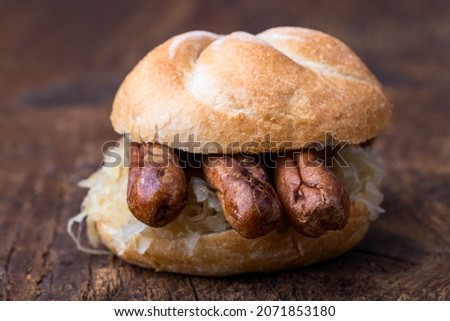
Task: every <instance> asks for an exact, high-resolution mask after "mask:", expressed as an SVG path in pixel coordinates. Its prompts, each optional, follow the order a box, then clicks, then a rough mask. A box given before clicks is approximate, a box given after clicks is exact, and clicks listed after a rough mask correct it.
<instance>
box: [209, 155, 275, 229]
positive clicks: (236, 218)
mask: <svg viewBox="0 0 450 321" xmlns="http://www.w3.org/2000/svg"><path fill="white" fill-rule="evenodd" d="M203 173H204V174H205V177H206V180H207V181H208V183H209V185H210V186H211V187H212V188H213V189H215V190H216V191H217V197H218V198H219V201H220V204H221V206H222V209H223V212H224V215H225V218H226V219H227V220H228V222H229V223H230V224H231V226H232V227H233V228H234V229H235V230H236V231H237V232H239V233H240V234H241V235H242V236H244V237H246V238H256V237H260V236H262V235H264V234H266V233H268V232H269V231H271V230H272V229H274V228H275V227H276V225H277V224H278V223H279V222H280V220H281V217H282V211H283V208H282V206H281V203H280V200H279V198H278V195H277V193H276V192H275V189H274V188H273V187H272V185H271V184H270V182H269V179H268V177H267V174H266V172H265V170H264V168H263V167H262V166H261V165H258V164H256V163H255V162H254V161H253V160H252V159H250V158H247V157H243V156H242V155H239V156H233V157H231V156H226V155H225V156H217V157H215V156H214V157H212V156H206V157H205V162H204V166H203Z"/></svg>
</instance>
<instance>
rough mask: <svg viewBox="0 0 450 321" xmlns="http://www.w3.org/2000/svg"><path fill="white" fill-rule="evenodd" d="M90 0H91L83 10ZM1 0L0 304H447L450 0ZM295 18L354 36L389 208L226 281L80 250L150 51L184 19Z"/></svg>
mask: <svg viewBox="0 0 450 321" xmlns="http://www.w3.org/2000/svg"><path fill="white" fill-rule="evenodd" d="M91 2H93V4H91ZM261 3H262V2H256V1H250V2H245V3H244V2H243V1H242V2H241V1H219V2H210V1H208V2H207V1H204V2H203V1H179V2H178V1H152V2H151V1H140V2H132V3H128V1H90V2H86V1H84V2H83V1H39V2H38V1H36V2H31V1H30V2H29V3H27V4H25V3H24V2H22V1H1V2H0V34H1V40H0V97H1V102H0V108H1V118H0V128H1V130H2V133H1V137H2V143H1V156H0V157H1V158H0V164H1V167H0V177H1V179H0V195H1V196H0V197H1V202H0V213H1V214H0V244H1V247H0V298H1V299H6V300H53V299H60V300H66V299H69V300H80V299H82V300H86V299H87V300H92V299H94V300H104V299H108V300H109V299H113V300H118V299H120V300H129V299H140V300H168V299H173V300H181V299H184V300H205V299H216V300H223V299H232V300H233V299H234V300H242V299H250V300H253V299H258V300H279V299H283V300H291V299H296V300H309V299H315V300H322V299H329V300H342V299H344V300H366V299H371V300H411V299H421V300H422V299H423V300H425V299H427V300H448V299H450V259H449V255H450V215H449V214H450V165H449V162H450V124H449V121H450V103H449V102H450V2H448V1H367V2H364V3H362V2H361V1H356V0H355V1H326V2H322V1H314V2H311V3H308V2H307V1H300V2H298V1H268V2H265V4H264V5H262V4H261ZM277 25H299V26H306V27H311V28H316V29H320V30H324V31H326V32H328V33H331V34H333V35H335V36H337V37H338V38H340V39H342V40H343V41H345V42H346V43H347V44H348V45H350V46H351V47H352V48H353V49H354V50H355V51H356V52H357V53H358V54H359V55H360V56H361V57H362V58H363V60H364V61H366V62H367V64H368V66H369V67H370V68H371V69H372V70H373V71H374V73H375V74H376V75H377V76H378V77H379V79H380V81H381V82H382V83H383V84H384V85H385V86H386V88H387V93H388V95H389V96H390V98H391V99H392V101H393V104H394V107H395V109H394V117H393V120H392V123H391V126H390V127H389V128H388V129H387V130H386V131H385V132H384V133H383V134H382V135H381V136H380V137H379V139H378V140H377V141H376V143H375V145H374V147H375V148H376V149H377V150H378V151H379V152H380V153H381V154H382V156H383V158H384V159H385V160H386V162H387V164H388V170H387V175H386V178H385V180H384V182H383V186H382V188H383V191H384V193H385V201H384V204H383V206H384V208H385V209H386V213H385V214H384V215H382V216H381V218H380V219H379V220H378V221H376V222H375V223H374V224H373V226H372V228H371V230H370V232H369V234H368V236H367V237H366V238H365V239H364V241H363V242H362V243H361V244H359V245H358V246H357V247H356V248H355V249H354V250H352V251H351V252H349V253H348V254H346V255H344V256H342V257H340V258H338V259H335V260H332V261H329V262H325V263H322V264H318V265H315V266H311V267H307V268H303V269H297V270H293V271H285V272H279V273H272V274H268V275H259V274H257V275H241V276H235V277H226V278H205V277H188V276H183V275H176V274H168V273H155V272H153V271H151V270H143V269H141V268H138V267H134V266H131V265H129V264H127V263H124V262H122V261H121V260H118V259H116V258H112V257H111V258H110V257H105V256H90V255H87V254H84V253H81V252H79V251H78V250H77V249H76V248H75V246H74V243H73V242H72V240H71V239H69V237H68V235H67V233H66V223H67V220H68V219H69V217H71V216H73V215H75V214H76V213H77V212H78V210H79V206H80V202H81V201H82V199H83V197H84V195H85V192H86V191H85V190H83V189H80V188H78V187H77V186H76V182H77V181H78V180H80V179H82V178H85V177H86V176H87V175H89V173H91V172H92V171H94V170H95V169H96V168H98V166H99V163H100V160H101V152H100V146H101V145H102V143H103V142H105V141H106V140H109V139H115V138H117V137H118V135H117V134H115V133H114V132H113V130H112V128H111V125H110V122H109V118H108V117H109V113H110V108H111V103H112V99H113V95H114V93H115V91H116V89H117V86H118V85H119V83H120V82H121V80H122V79H123V77H124V76H125V74H126V73H127V72H128V71H129V70H130V69H131V68H132V66H133V65H134V64H135V63H136V62H137V61H138V60H139V59H140V58H141V57H142V56H143V55H144V54H145V53H146V52H147V51H148V50H150V49H151V48H153V47H154V46H155V45H157V44H158V43H160V42H162V41H163V40H165V39H167V38H169V37H170V36H172V35H175V34H178V33H181V32H183V31H187V30H191V29H206V30H211V31H215V32H219V33H228V32H231V31H233V30H246V31H249V32H259V31H262V30H264V29H266V28H268V27H270V26H277Z"/></svg>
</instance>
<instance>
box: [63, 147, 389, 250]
mask: <svg viewBox="0 0 450 321" xmlns="http://www.w3.org/2000/svg"><path fill="white" fill-rule="evenodd" d="M116 152H117V153H121V150H120V148H118V149H117V150H116ZM341 155H342V157H343V158H344V160H345V161H346V162H347V164H348V166H342V167H341V166H339V165H337V164H335V165H334V166H333V168H332V170H333V171H334V173H335V174H336V176H337V177H338V178H339V179H340V180H341V181H342V182H343V184H344V186H345V187H346V189H347V191H348V192H349V194H350V198H351V199H352V200H357V201H360V202H363V203H364V204H366V205H367V208H368V210H369V212H370V218H371V219H372V220H374V219H376V218H377V217H378V215H379V213H382V212H383V209H382V208H381V207H380V204H381V202H382V200H383V195H382V194H381V193H380V191H379V189H378V185H379V183H380V180H381V177H382V175H383V171H384V168H383V164H382V162H381V160H380V159H379V157H378V156H377V155H376V154H375V152H373V151H371V150H369V149H363V148H361V147H354V146H350V147H346V148H344V149H343V150H342V151H341ZM122 156H123V155H122ZM122 159H123V157H122ZM127 183H128V168H127V167H124V166H122V164H120V165H119V166H116V167H112V168H107V167H102V168H100V169H99V170H98V171H97V172H95V173H94V174H92V175H91V176H90V177H89V178H87V179H85V180H82V181H80V182H79V186H80V187H85V188H89V192H88V194H87V196H86V197H85V199H84V201H83V204H82V211H81V213H79V214H78V215H77V216H75V217H73V218H72V219H71V220H69V222H68V226H67V228H68V231H69V234H70V235H71V236H72V238H73V239H74V240H75V242H76V244H77V247H78V248H79V249H80V250H81V251H85V252H89V253H94V254H103V253H105V252H106V251H102V250H97V249H92V248H86V247H84V246H83V245H82V244H81V242H80V239H81V237H80V236H81V228H82V226H83V225H82V221H83V220H84V218H86V222H87V235H88V238H89V241H90V243H91V245H93V246H94V247H96V246H97V245H98V244H99V238H98V235H97V233H96V227H95V222H97V221H100V220H101V219H102V217H103V216H104V215H114V225H113V226H108V229H110V230H109V231H108V232H109V234H111V235H113V242H115V244H114V245H115V248H117V249H118V251H119V253H118V254H119V255H120V254H121V251H123V249H124V248H125V246H126V245H127V244H128V243H129V242H136V248H137V251H138V252H139V253H141V254H142V253H145V251H147V250H148V249H149V248H151V245H152V240H153V239H154V238H155V237H162V238H165V239H168V240H178V241H179V240H182V241H183V242H184V244H185V246H186V249H187V253H190V254H192V252H193V249H194V248H195V245H196V243H197V241H198V239H199V238H200V235H202V234H206V233H218V232H222V231H225V230H227V229H229V228H231V227H230V225H229V223H228V222H227V220H226V219H225V217H224V215H223V212H222V208H221V206H220V203H219V200H218V199H217V196H216V193H215V192H214V191H213V190H212V189H211V188H210V187H209V186H208V183H207V182H206V181H205V180H204V179H202V178H201V177H195V176H194V177H191V178H190V180H189V184H188V200H187V204H186V206H185V207H184V209H183V210H182V211H181V213H180V215H179V216H178V217H177V219H175V220H174V221H173V222H171V223H170V224H168V225H167V226H165V227H162V228H152V227H149V226H147V225H145V224H143V223H141V222H140V221H138V220H137V219H135V217H134V216H133V214H132V213H131V212H130V210H129V209H128V206H127V200H126V196H127ZM75 224H78V230H77V233H75V232H74V231H73V228H74V227H73V225H75ZM137 235H140V236H141V237H140V238H136V236H137Z"/></svg>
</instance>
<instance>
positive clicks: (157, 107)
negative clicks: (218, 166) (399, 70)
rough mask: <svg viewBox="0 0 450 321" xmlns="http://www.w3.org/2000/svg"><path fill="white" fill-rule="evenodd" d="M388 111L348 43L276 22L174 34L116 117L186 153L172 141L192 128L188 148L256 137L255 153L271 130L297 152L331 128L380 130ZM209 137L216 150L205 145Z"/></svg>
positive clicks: (361, 137) (137, 72)
mask: <svg viewBox="0 0 450 321" xmlns="http://www.w3.org/2000/svg"><path fill="white" fill-rule="evenodd" d="M390 114H391V106H390V103H389V101H388V99H387V98H386V96H385V94H384V93H383V90H382V88H381V85H380V84H379V82H378V81H377V80H376V78H375V77H374V75H373V74H372V73H371V72H370V71H369V70H368V68H367V67H366V66H365V65H364V63H363V62H362V61H361V60H360V59H359V58H358V57H357V56H356V54H355V53H354V52H353V51H352V50H351V49H350V48H348V47H347V46H346V45H345V44H344V43H342V42H341V41H339V40H338V39H336V38H333V37H331V36H329V35H327V34H325V33H322V32H320V31H315V30H310V29H305V28H297V27H279V28H273V29H269V30H266V31H264V32H262V33H260V34H257V35H251V34H248V33H245V32H234V33H231V34H229V35H217V34H214V33H210V32H205V31H192V32H187V33H184V34H181V35H178V36H175V37H173V38H171V39H169V40H168V41H166V42H164V43H163V44H162V45H160V46H158V47H156V48H155V49H154V50H152V51H151V52H149V53H148V54H147V55H146V56H145V57H144V58H143V59H142V60H141V61H140V62H139V63H138V64H137V66H136V67H135V68H134V69H133V70H132V71H131V72H130V73H129V74H128V76H127V77H126V79H125V81H124V82H123V83H122V85H121V86H120V89H119V91H118V92H117V95H116V97H115V101H114V105H113V111H112V114H111V120H112V124H113V126H114V128H115V130H116V131H117V132H119V133H130V135H131V139H132V140H133V141H138V142H139V141H141V142H148V141H157V142H159V143H163V144H165V145H170V146H171V147H175V148H181V149H185V150H187V149H188V148H187V145H184V144H183V143H182V144H178V143H176V142H186V141H189V135H191V142H193V141H195V142H199V143H200V144H198V143H197V144H196V149H195V150H194V149H190V150H189V151H191V152H202V153H207V152H225V153H231V152H236V151H240V150H242V148H243V144H244V143H245V142H252V143H251V144H247V145H245V148H247V150H249V151H250V150H251V151H253V152H258V153H259V152H264V151H268V150H267V147H268V145H267V144H260V143H262V142H264V141H267V139H268V136H267V135H270V140H271V141H272V142H275V143H276V144H277V146H279V145H280V144H282V143H285V142H290V143H292V145H291V146H288V145H286V144H285V145H284V146H288V147H289V148H292V149H298V148H301V147H303V146H304V145H305V144H308V143H310V142H313V141H324V139H325V135H326V134H325V133H326V132H329V133H330V134H329V135H331V136H333V138H335V139H337V140H346V141H348V142H349V143H351V144H358V143H361V142H364V141H366V140H368V139H370V138H373V137H375V136H376V135H377V134H378V133H379V132H380V131H381V130H382V129H383V128H384V127H385V126H386V124H387V122H388V120H389V118H390ZM192 135H193V136H192ZM192 138H193V139H192ZM174 141H175V144H173V142H174ZM208 142H215V143H214V148H211V149H206V150H205V149H202V148H203V147H205V144H206V147H208V146H209V147H211V146H212V145H211V144H209V145H208V144H207V143H208ZM233 142H238V144H236V143H234V144H233ZM254 143H257V144H254ZM193 146H194V145H193V144H191V145H190V146H189V147H193ZM217 148H219V149H220V148H221V149H222V150H217Z"/></svg>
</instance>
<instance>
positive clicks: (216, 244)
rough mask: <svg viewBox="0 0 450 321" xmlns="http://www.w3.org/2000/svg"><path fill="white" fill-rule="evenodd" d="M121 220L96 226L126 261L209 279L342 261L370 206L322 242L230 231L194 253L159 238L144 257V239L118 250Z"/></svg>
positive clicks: (203, 239)
mask: <svg viewBox="0 0 450 321" xmlns="http://www.w3.org/2000/svg"><path fill="white" fill-rule="evenodd" d="M117 221H118V219H117V218H116V217H115V216H114V215H103V216H102V219H101V220H100V221H97V222H96V227H97V231H98V233H99V236H100V238H101V240H102V242H103V243H104V244H105V245H106V246H107V247H108V248H109V249H110V250H111V251H112V252H113V253H114V254H116V255H118V256H120V257H121V258H122V259H124V260H125V261H127V262H130V263H132V264H137V265H140V266H142V267H147V268H154V269H156V270H157V271H168V272H177V273H184V274H192V275H209V276H223V275H233V274H239V273H247V272H270V271H275V270H282V269H289V268H294V267H300V266H305V265H309V264H312V263H315V262H319V261H323V260H326V259H330V258H333V257H337V256H339V255H341V254H343V253H345V252H346V251H348V250H350V249H351V248H352V247H353V246H355V245H356V244H357V243H358V242H359V241H360V240H361V239H362V238H363V237H364V235H365V234H366V232H367V229H368V227H369V224H370V222H369V214H368V211H367V207H366V205H364V204H363V203H359V202H356V201H353V202H352V206H351V212H350V219H349V222H348V224H347V226H346V227H345V228H344V229H343V230H342V231H331V232H327V233H326V234H324V235H322V236H321V237H320V238H308V237H305V236H303V235H300V234H298V233H297V232H295V231H293V230H292V229H288V230H287V231H284V232H277V231H273V232H270V233H269V234H267V235H265V236H263V237H260V238H257V239H245V238H243V237H242V236H240V235H239V234H238V233H237V232H236V231H234V230H227V231H225V232H221V233H210V234H203V235H201V236H200V238H199V239H198V241H197V243H196V245H195V247H194V249H193V253H192V254H190V253H189V252H188V250H187V248H186V246H185V244H186V239H176V240H168V239H165V238H160V237H159V238H158V237H154V238H153V239H152V242H151V245H150V247H149V248H148V249H147V250H146V251H145V253H143V254H139V253H138V249H137V244H138V243H139V241H140V238H141V236H140V235H139V236H137V237H136V239H135V241H134V242H129V243H128V244H127V245H126V246H125V247H122V248H120V249H119V248H118V246H117V244H118V243H117V242H115V240H114V236H113V235H114V233H113V232H112V231H114V230H115V227H116V222H117ZM111 227H114V228H111Z"/></svg>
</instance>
